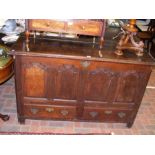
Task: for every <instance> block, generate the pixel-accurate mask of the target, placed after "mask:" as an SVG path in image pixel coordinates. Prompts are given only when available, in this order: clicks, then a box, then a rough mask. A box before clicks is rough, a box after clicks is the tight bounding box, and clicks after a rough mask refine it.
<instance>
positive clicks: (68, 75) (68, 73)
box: [53, 64, 79, 100]
mask: <svg viewBox="0 0 155 155" xmlns="http://www.w3.org/2000/svg"><path fill="white" fill-rule="evenodd" d="M78 82H79V70H78V68H76V67H75V66H74V65H71V64H68V65H67V64H64V65H60V66H59V67H58V68H57V71H56V76H55V87H54V89H55V90H53V91H54V93H55V95H54V98H56V99H67V100H76V99H77V89H78V84H79V83H78Z"/></svg>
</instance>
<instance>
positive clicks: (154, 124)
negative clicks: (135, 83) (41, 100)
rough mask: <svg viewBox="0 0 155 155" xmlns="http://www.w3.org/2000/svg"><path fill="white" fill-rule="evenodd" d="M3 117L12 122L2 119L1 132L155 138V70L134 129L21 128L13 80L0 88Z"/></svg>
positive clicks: (56, 124)
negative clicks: (106, 134) (7, 116)
mask: <svg viewBox="0 0 155 155" xmlns="http://www.w3.org/2000/svg"><path fill="white" fill-rule="evenodd" d="M0 113H3V114H9V115H10V120H9V121H7V122H3V121H2V120H1V119H0V132H4V131H5V132H36V133H43V132H46V133H49V132H52V133H65V134H72V133H76V134H79V133H82V134H86V133H94V134H102V133H109V132H112V133H113V134H115V135H155V69H154V70H153V72H152V74H151V77H150V80H149V83H148V86H147V89H146V91H145V95H144V97H143V100H142V104H141V106H140V109H139V111H138V114H137V117H136V119H135V122H134V124H133V126H132V128H127V127H126V124H124V123H90V122H69V121H45V120H44V121H41V120H26V123H25V125H21V124H19V123H18V120H17V113H16V97H15V89H14V77H12V78H11V79H10V80H8V81H7V82H6V83H4V84H3V85H0Z"/></svg>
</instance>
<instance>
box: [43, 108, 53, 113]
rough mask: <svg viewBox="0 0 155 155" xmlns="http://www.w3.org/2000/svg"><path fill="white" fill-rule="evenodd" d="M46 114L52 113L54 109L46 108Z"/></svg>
mask: <svg viewBox="0 0 155 155" xmlns="http://www.w3.org/2000/svg"><path fill="white" fill-rule="evenodd" d="M45 110H46V111H47V112H54V108H46V109H45Z"/></svg>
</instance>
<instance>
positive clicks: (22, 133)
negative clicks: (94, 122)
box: [0, 132, 114, 135]
mask: <svg viewBox="0 0 155 155" xmlns="http://www.w3.org/2000/svg"><path fill="white" fill-rule="evenodd" d="M0 135H114V133H110V132H107V133H106V132H105V133H51V132H44V133H35V132H0Z"/></svg>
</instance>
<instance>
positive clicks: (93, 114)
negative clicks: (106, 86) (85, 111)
mask: <svg viewBox="0 0 155 155" xmlns="http://www.w3.org/2000/svg"><path fill="white" fill-rule="evenodd" d="M89 114H90V116H91V117H93V118H95V117H96V116H97V115H98V112H96V111H92V112H89Z"/></svg>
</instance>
